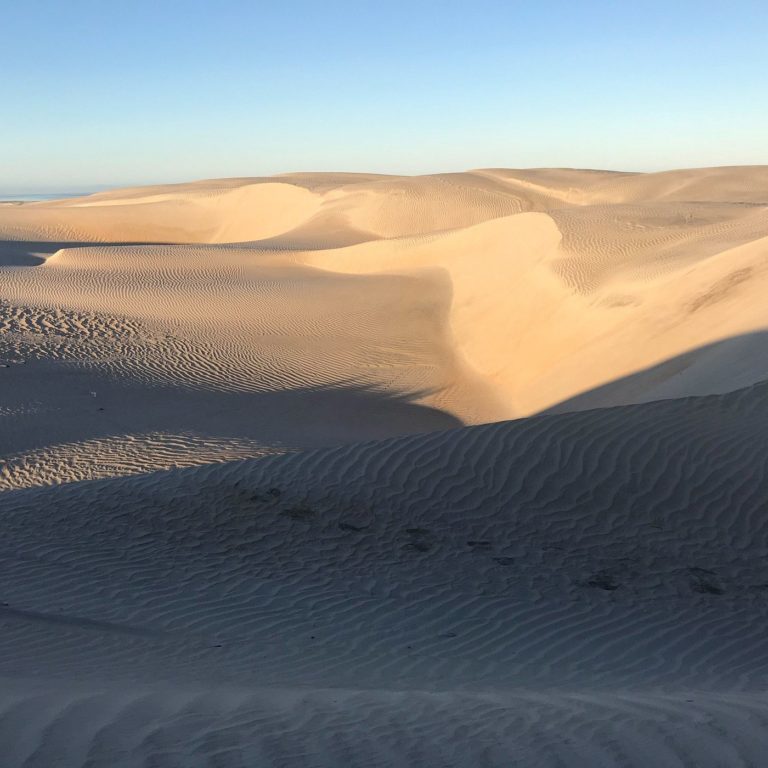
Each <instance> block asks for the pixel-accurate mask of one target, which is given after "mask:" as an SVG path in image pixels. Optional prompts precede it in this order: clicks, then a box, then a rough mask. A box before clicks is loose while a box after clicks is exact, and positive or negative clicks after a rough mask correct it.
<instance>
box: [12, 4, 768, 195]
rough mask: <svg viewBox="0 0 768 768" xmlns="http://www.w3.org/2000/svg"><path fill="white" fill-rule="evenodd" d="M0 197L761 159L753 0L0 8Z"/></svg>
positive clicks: (766, 146)
mask: <svg viewBox="0 0 768 768" xmlns="http://www.w3.org/2000/svg"><path fill="white" fill-rule="evenodd" d="M0 34H1V35H2V37H1V38H0V40H1V43H0V190H5V191H8V190H11V189H14V190H16V191H24V190H31V189H41V190H42V189H51V188H56V189H59V190H61V191H65V190H70V189H77V188H78V187H90V186H92V185H99V184H102V185H105V184H106V185H119V184H132V183H144V182H147V183H152V182H160V181H182V180H188V179H195V178H206V177H220V176H244V175H260V174H271V173H280V172H286V171H293V170H349V171H363V170H365V171H378V172H391V173H425V172H431V171H438V170H440V171H442V170H461V169H466V168H477V167H489V166H495V167H499V166H506V167H531V166H572V167H581V168H583V167H588V168H596V167H597V168H612V169H626V170H657V169H663V168H675V167H690V166H703V165H737V164H764V163H768V0H731V2H713V1H711V0H696V1H693V0H663V2H662V1H658V0H636V1H630V0H613V1H612V2H608V0H567V1H566V0H549V1H548V0H529V1H527V2H517V1H516V0H506V1H503V2H501V1H497V2H490V1H489V0H461V1H458V0H429V1H424V2H421V1H420V0H409V1H408V2H405V1H402V0H376V1H375V2H368V1H367V0H356V1H355V2H346V1H345V2H340V1H337V0H317V1H312V0H282V2H280V1H278V0H266V1H264V2H262V1H261V0H130V2H128V0H125V1H124V0H114V2H113V1H112V0H0Z"/></svg>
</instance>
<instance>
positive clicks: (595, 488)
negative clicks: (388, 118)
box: [0, 167, 768, 767]
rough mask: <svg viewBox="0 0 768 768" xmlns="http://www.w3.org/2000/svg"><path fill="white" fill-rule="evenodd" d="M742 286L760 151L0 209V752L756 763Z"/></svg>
mask: <svg viewBox="0 0 768 768" xmlns="http://www.w3.org/2000/svg"><path fill="white" fill-rule="evenodd" d="M766 292H768V168H767V167H751V168H749V167H743V168H712V169H694V170H681V171H671V172H665V173H656V174H637V173H613V172H605V171H580V170H570V169H534V170H510V169H483V170H477V171H471V172H467V173H448V174H436V175H432V176H424V177H399V176H382V175H376V174H342V173H338V174H334V173H327V174H326V173H322V174H321V173H306V174H286V175H282V176H277V177H272V178H241V179H224V180H212V181H201V182H195V183H190V184H182V185H164V186H156V187H144V188H135V189H129V190H115V191H110V192H104V193H100V194H97V195H92V196H89V197H84V198H72V199H67V200H61V201H51V202H44V203H25V204H14V205H3V204H0V366H1V367H0V520H2V526H3V533H4V536H3V539H4V541H5V542H6V544H5V547H4V548H5V552H4V555H3V558H2V563H3V569H4V578H3V584H4V586H3V592H2V593H1V594H0V624H1V625H2V635H1V637H2V639H1V640H0V649H2V661H0V666H2V672H0V675H1V676H2V680H3V685H2V693H1V694H0V748H2V751H3V753H4V758H3V760H4V762H3V765H8V766H17V765H18V766H28V767H29V766H38V765H39V766H48V765H52V764H61V765H65V766H70V765H72V766H79V765H90V766H100V765H110V766H113V765H114V766H139V765H160V766H163V765H183V766H187V765H212V766H213V765H216V766H241V765H243V766H246V765H247V766H251V765H291V766H293V765H308V766H309V765H311V766H321V765H322V766H326V765H327V766H337V765H361V766H362V765H365V766H369V765H377V764H378V765H414V766H416V765H419V766H423V765H428V766H431V765H435V766H437V765H440V766H465V765H466V766H475V765H489V766H496V765H508V764H510V761H511V762H512V763H514V764H519V765H526V766H528V765H530V766H534V765H535V766H542V765H552V766H558V765H568V766H571V765H578V766H599V765H602V766H617V765H635V766H646V765H658V766H678V765H696V766H722V765H727V766H742V765H743V766H749V765H760V764H761V760H762V755H763V754H764V752H765V750H766V747H768V735H766V734H768V730H766V720H767V719H768V699H766V695H765V693H764V691H765V679H764V678H765V674H766V664H767V663H768V654H767V653H766V644H765V637H764V634H765V633H764V629H763V627H764V624H765V621H766V616H765V613H766V610H767V609H766V603H765V600H764V592H765V586H766V583H768V573H766V572H765V567H764V561H765V557H766V554H767V552H766V549H767V548H768V540H766V537H765V526H764V525H763V522H762V514H763V511H764V508H765V499H766V492H767V491H768V488H766V467H765V457H766V456H768V451H766V449H767V448H768V445H765V441H766V439H768V438H767V437H766V435H768V430H767V429H766V427H767V426H768V424H766V418H768V408H767V407H766V406H767V405H768V390H767V389H766V386H768V332H766V329H768V303H767V302H766V301H765V295H766ZM56 761H58V763H57V762H56Z"/></svg>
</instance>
